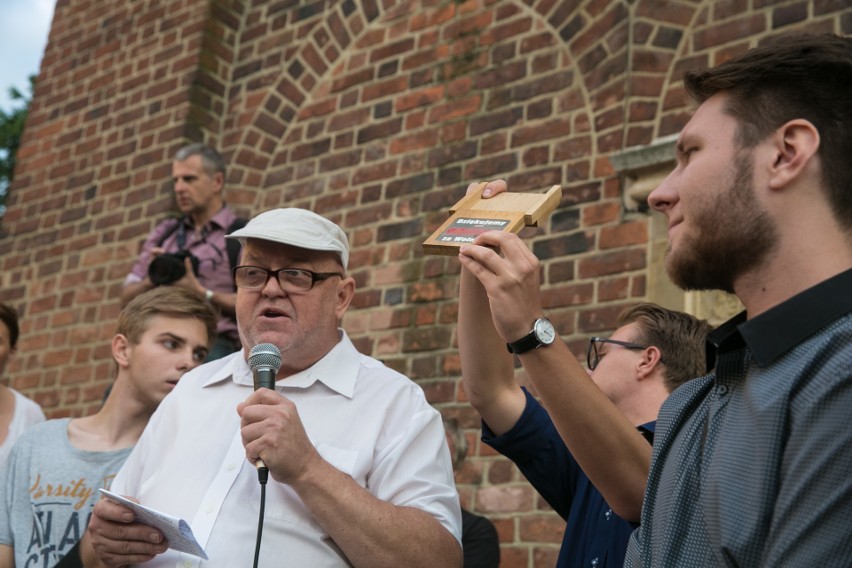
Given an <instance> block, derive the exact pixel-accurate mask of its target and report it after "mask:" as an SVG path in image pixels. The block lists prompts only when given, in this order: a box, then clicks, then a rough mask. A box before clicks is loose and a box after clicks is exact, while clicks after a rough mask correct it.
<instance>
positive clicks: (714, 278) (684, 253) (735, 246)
mask: <svg viewBox="0 0 852 568" xmlns="http://www.w3.org/2000/svg"><path fill="white" fill-rule="evenodd" d="M742 154H743V155H742V157H740V158H738V159H737V161H736V162H735V164H734V167H735V175H734V179H733V181H732V183H731V185H729V186H728V187H727V189H726V190H725V191H723V192H722V193H721V194H720V195H719V196H718V197H717V198H715V199H713V200H712V204H711V201H709V200H708V201H705V202H704V203H703V204H700V205H702V206H701V207H699V208H698V209H697V210H696V211H695V212H694V214H693V221H692V225H693V231H692V233H691V234H686V233H685V232H684V234H683V238H682V239H681V243H680V246H678V248H677V250H675V249H673V248H672V245H671V242H669V246H668V249H667V251H666V270H667V271H668V273H669V277H670V278H671V279H672V282H674V283H675V284H677V286H678V287H680V288H682V289H683V290H722V291H725V292H730V293H733V292H734V282H735V281H736V280H737V279H738V278H739V277H740V276H742V275H744V274H746V273H747V272H749V271H750V270H752V269H753V268H755V267H756V266H758V265H759V264H760V263H761V262H763V260H764V259H766V257H767V255H768V254H769V253H770V251H771V250H772V249H773V248H774V246H775V244H776V243H777V240H778V239H777V230H776V228H775V225H774V224H773V222H772V219H771V218H770V217H769V214H768V213H767V212H766V211H764V210H763V209H761V208H760V204H759V203H758V202H757V199H756V198H755V195H754V187H753V175H752V174H753V170H754V163H753V160H752V158H751V156H750V154H748V153H747V152H745V151H743V153H742Z"/></svg>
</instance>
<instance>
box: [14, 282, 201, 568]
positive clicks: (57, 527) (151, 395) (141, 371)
mask: <svg viewBox="0 0 852 568" xmlns="http://www.w3.org/2000/svg"><path fill="white" fill-rule="evenodd" d="M215 326H216V313H215V312H214V311H213V309H212V308H210V306H208V305H207V304H206V303H205V302H204V301H203V300H202V299H201V298H199V297H198V296H197V295H196V294H194V293H192V292H189V291H187V290H183V289H181V288H173V287H167V288H158V289H156V290H152V291H150V292H146V293H145V294H142V295H140V296H138V297H137V298H135V299H134V300H133V301H131V302H130V303H129V304H127V306H125V308H124V309H123V310H122V311H121V314H120V315H119V318H118V325H117V328H116V334H115V336H114V337H113V339H112V356H113V359H114V360H115V363H116V366H117V372H116V377H115V382H114V383H113V388H112V390H111V393H110V396H109V397H108V398H107V400H106V402H105V403H104V405H103V407H101V409H100V410H99V411H98V412H97V413H96V414H93V415H91V416H86V417H83V418H73V419H69V418H62V419H56V420H48V421H47V422H43V423H41V424H37V425H36V426H33V427H32V428H30V429H28V430H27V431H26V432H24V434H23V436H21V438H19V439H18V441H17V443H16V444H15V446H14V448H13V449H12V453H11V455H10V457H9V463H8V467H7V470H6V473H5V476H4V477H3V478H2V479H3V482H2V487H0V566H13V565H14V566H21V567H23V566H44V567H48V568H49V567H51V566H54V565H55V564H56V563H57V561H59V560H60V559H61V558H62V557H63V556H65V555H66V554H68V552H69V551H70V550H71V549H73V548H74V546H75V544H76V543H77V541H78V540H79V539H80V537H81V536H82V535H83V533H84V532H85V530H86V524H87V523H88V521H89V518H90V516H91V514H92V507H94V505H95V502H97V500H98V499H99V497H100V494H99V492H98V489H99V488H105V489H106V488H109V485H110V482H111V481H112V478H113V477H114V476H115V474H116V473H117V472H118V470H119V468H120V467H121V464H122V463H124V460H125V459H126V458H127V456H128V454H129V453H130V450H131V449H132V448H133V445H134V444H135V443H136V441H137V440H138V439H139V436H140V435H141V434H142V430H143V429H144V428H145V425H146V424H147V423H148V419H149V418H150V417H151V415H152V414H153V413H154V410H156V408H157V406H158V405H159V404H160V402H161V401H162V400H163V398H165V396H166V395H167V394H168V393H169V392H171V390H172V389H173V388H174V387H175V385H176V384H177V383H178V381H179V380H180V378H181V376H182V375H183V374H184V373H185V372H186V371H188V370H190V369H192V368H194V367H196V366H198V365H200V364H201V363H202V362H203V361H204V358H205V356H206V355H207V348H208V345H209V344H210V342H211V341H212V338H213V335H214V334H215Z"/></svg>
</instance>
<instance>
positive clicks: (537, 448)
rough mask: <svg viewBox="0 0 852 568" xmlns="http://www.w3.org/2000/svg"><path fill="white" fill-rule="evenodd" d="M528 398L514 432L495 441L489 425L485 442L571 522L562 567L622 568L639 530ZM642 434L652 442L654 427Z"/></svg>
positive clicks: (485, 428)
mask: <svg viewBox="0 0 852 568" xmlns="http://www.w3.org/2000/svg"><path fill="white" fill-rule="evenodd" d="M524 393H525V394H526V397H527V404H526V407H525V408H524V412H523V414H521V417H520V418H519V419H518V422H517V423H516V424H515V425H514V426H513V427H512V429H511V430H509V431H508V432H506V433H505V434H502V435H500V436H494V433H493V432H492V431H491V430H490V429H489V428H488V426H487V425H486V424H485V423H484V422H483V424H482V441H483V442H485V443H486V444H488V445H489V446H491V447H492V448H494V449H495V450H497V451H498V452H500V453H501V454H503V455H504V456H506V457H507V458H509V459H510V460H512V461H513V462H514V463H515V465H517V466H518V468H519V469H520V470H521V473H523V474H524V476H525V477H526V478H527V480H528V481H529V482H530V484H532V486H533V487H534V488H535V490H536V491H538V492H539V494H541V496H542V497H544V499H545V500H546V501H547V503H548V504H549V505H550V506H551V507H553V509H554V510H555V511H556V512H557V513H558V514H559V516H561V517H562V518H563V519H565V521H566V526H565V533H564V535H563V536H562V548H561V549H560V551H559V559H558V561H557V563H556V566H557V568H569V567H571V568H578V567H589V568H604V567H619V568H620V567H621V566H623V564H624V551H625V548H626V547H627V541H628V539H629V538H630V533H632V532H633V529H634V528H636V525H635V524H634V523H629V522H627V521H625V520H624V519H622V518H621V517H619V516H618V515H616V514H615V513H613V512H612V509H611V508H610V506H609V505H607V503H606V501H605V500H604V498H603V495H601V494H600V492H599V491H598V490H597V489H596V488H595V486H594V485H592V482H591V481H589V478H588V477H587V476H586V474H585V473H584V472H583V470H582V469H581V468H580V466H579V465H578V464H577V462H576V461H575V460H574V456H572V455H571V453H570V452H569V451H568V448H567V447H566V446H565V443H564V442H563V441H562V438H561V437H560V436H559V433H558V432H557V431H556V427H555V426H554V425H553V421H552V420H551V419H550V416H549V415H548V414H547V411H545V409H544V408H543V407H542V406H541V404H539V402H538V401H537V400H535V399H534V398H533V397H532V395H530V393H529V392H527V391H526V389H524ZM640 430H641V431H642V433H643V435H645V436H646V437H652V436H653V432H654V423H653V422H650V423H648V424H645V425H643V426H641V427H640Z"/></svg>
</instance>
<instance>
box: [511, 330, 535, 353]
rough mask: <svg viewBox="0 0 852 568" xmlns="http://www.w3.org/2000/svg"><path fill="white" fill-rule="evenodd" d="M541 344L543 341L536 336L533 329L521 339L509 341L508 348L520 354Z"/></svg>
mask: <svg viewBox="0 0 852 568" xmlns="http://www.w3.org/2000/svg"><path fill="white" fill-rule="evenodd" d="M540 345H541V342H540V341H539V340H538V338H537V337H536V336H535V331H531V332H529V333H528V334H526V335H525V336H523V337H522V338H520V339H519V340H517V341H513V342H511V343H507V344H506V349H508V350H509V353H514V354H515V355H520V354H521V353H526V352H527V351H529V350H531V349H535V348H536V347H538V346H540Z"/></svg>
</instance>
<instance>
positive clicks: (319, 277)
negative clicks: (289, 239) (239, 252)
mask: <svg viewBox="0 0 852 568" xmlns="http://www.w3.org/2000/svg"><path fill="white" fill-rule="evenodd" d="M241 268H254V269H256V270H263V271H264V272H266V279H265V280H264V281H263V284H261V285H260V286H248V287H247V286H240V285H239V284H237V271H238V270H239V269H241ZM282 272H284V273H287V272H289V273H301V274H307V275H309V276H310V277H311V285H310V287H309V288H293V287H292V286H291V285H288V284H289V283H286V284H285V283H284V282H282V281H281V278H280V277H279V276H278V275H279V274H281V273H282ZM233 274H234V285H235V286H237V288H242V289H244V290H262V289H263V287H264V286H266V284H267V283H268V282H269V279H270V278H272V277H275V280H277V281H278V285H279V286H280V287H281V289H282V290H284V291H285V292H288V291H289V292H308V291H310V290H312V289H313V287H314V286H316V283H317V282H322V281H323V280H328V279H329V278H332V277H333V276H339V277H341V278H343V274H341V273H340V272H314V271H313V270H308V269H306V268H279V269H278V270H269V269H268V268H264V267H262V266H254V265H252V264H242V265H240V266H235V267H234V270H233Z"/></svg>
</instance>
